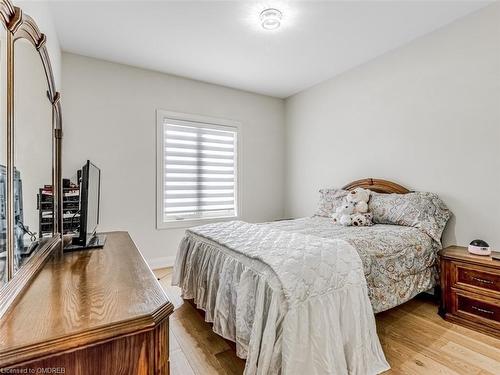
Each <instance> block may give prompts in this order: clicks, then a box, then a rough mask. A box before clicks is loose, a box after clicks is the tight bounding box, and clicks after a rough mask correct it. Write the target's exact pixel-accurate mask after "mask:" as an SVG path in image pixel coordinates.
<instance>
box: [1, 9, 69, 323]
mask: <svg viewBox="0 0 500 375" xmlns="http://www.w3.org/2000/svg"><path fill="white" fill-rule="evenodd" d="M0 22H2V23H3V25H4V27H5V30H6V35H7V38H6V40H7V42H6V49H5V50H6V52H5V53H6V54H7V66H6V69H7V75H6V77H7V96H6V98H7V111H6V112H7V113H6V115H7V116H6V119H5V120H6V121H5V124H6V127H7V129H6V130H7V131H6V134H7V139H6V143H5V146H6V150H7V155H6V160H7V179H6V181H7V189H6V190H7V194H6V198H7V201H6V222H7V258H6V266H7V270H6V271H7V283H6V284H4V285H3V286H1V287H0V318H1V317H2V315H3V314H4V313H5V312H6V311H7V310H8V309H9V306H10V305H11V304H12V303H13V302H14V301H15V300H16V298H17V297H18V296H19V295H20V294H21V293H22V291H23V290H24V288H25V287H26V286H27V285H28V284H29V282H30V280H31V279H32V278H33V277H34V276H36V274H37V273H38V272H39V271H40V270H41V268H42V266H43V265H44V264H45V262H46V261H47V259H48V258H49V256H50V255H55V256H61V255H62V246H63V243H62V232H63V215H62V173H61V171H62V167H61V151H62V115H61V103H60V94H59V92H57V90H56V87H55V81H54V75H53V72H52V66H51V64H50V58H49V54H48V51H47V47H46V41H47V38H46V36H45V35H44V34H43V33H41V32H40V30H39V29H38V26H37V25H36V22H35V21H34V20H33V19H32V18H31V17H30V16H28V15H27V14H24V13H23V11H22V10H21V9H20V8H18V7H15V6H14V5H13V4H12V2H11V1H10V0H0ZM21 38H23V39H27V40H28V41H29V42H30V43H31V44H32V45H33V48H35V49H36V51H37V52H38V54H39V56H40V62H41V64H42V65H43V69H44V71H45V76H46V79H47V87H48V89H47V98H48V101H49V103H48V104H50V105H51V106H52V132H53V135H52V187H53V199H54V215H53V220H54V225H53V228H54V233H53V236H52V238H51V239H49V240H48V241H47V242H46V243H45V244H44V245H43V246H41V247H40V249H38V250H37V251H36V252H35V253H33V255H32V256H31V257H30V258H29V259H28V260H27V261H26V263H25V264H24V265H23V266H22V267H21V268H20V269H19V270H18V271H17V272H16V273H14V261H13V259H14V222H15V221H14V194H13V192H14V133H15V124H14V104H15V103H14V48H15V47H14V42H15V41H16V40H18V39H21Z"/></svg>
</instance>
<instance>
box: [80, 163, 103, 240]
mask: <svg viewBox="0 0 500 375" xmlns="http://www.w3.org/2000/svg"><path fill="white" fill-rule="evenodd" d="M100 197H101V170H100V169H99V168H97V166H95V165H94V164H92V163H91V162H90V160H87V162H86V163H85V165H84V166H83V168H82V179H81V183H80V230H79V235H78V237H75V238H73V245H77V246H81V247H100V245H101V244H100V241H99V237H98V236H96V231H97V226H98V225H99V210H100Z"/></svg>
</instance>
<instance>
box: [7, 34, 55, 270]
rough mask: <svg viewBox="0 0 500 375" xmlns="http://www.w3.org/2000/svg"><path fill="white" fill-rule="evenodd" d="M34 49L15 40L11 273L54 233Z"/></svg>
mask: <svg viewBox="0 0 500 375" xmlns="http://www.w3.org/2000/svg"><path fill="white" fill-rule="evenodd" d="M47 90H48V85H47V79H46V77H45V71H44V69H43V64H42V60H41V59H40V55H39V54H38V51H37V50H36V48H35V47H34V46H33V45H32V44H31V43H30V42H29V41H28V40H26V39H17V40H16V41H15V42H14V168H15V170H14V174H15V176H14V211H15V218H14V222H15V228H14V258H15V259H14V272H17V271H18V270H19V269H20V267H21V266H22V265H23V264H24V263H26V261H27V260H28V259H29V258H30V257H31V256H33V254H35V253H36V252H37V251H38V250H39V249H40V248H41V246H42V245H43V243H44V242H46V241H47V239H48V238H51V237H52V235H53V220H52V217H53V214H54V213H53V204H52V203H53V200H52V106H51V103H50V101H49V99H48V97H47Z"/></svg>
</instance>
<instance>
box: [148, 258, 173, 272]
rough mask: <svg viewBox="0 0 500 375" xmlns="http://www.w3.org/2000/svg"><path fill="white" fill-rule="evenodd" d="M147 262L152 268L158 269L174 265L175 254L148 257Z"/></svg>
mask: <svg viewBox="0 0 500 375" xmlns="http://www.w3.org/2000/svg"><path fill="white" fill-rule="evenodd" d="M146 262H147V263H148V265H149V267H151V269H152V270H157V269H159V268H165V267H173V265H174V262H175V256H170V257H159V258H152V259H146Z"/></svg>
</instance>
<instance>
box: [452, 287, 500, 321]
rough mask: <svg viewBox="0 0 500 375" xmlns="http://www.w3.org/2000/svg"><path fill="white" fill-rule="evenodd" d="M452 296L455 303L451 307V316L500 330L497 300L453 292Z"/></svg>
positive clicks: (499, 308)
mask: <svg viewBox="0 0 500 375" xmlns="http://www.w3.org/2000/svg"><path fill="white" fill-rule="evenodd" d="M452 295H453V299H454V302H455V303H454V304H453V305H454V306H453V307H452V311H451V313H452V314H454V315H457V316H461V317H463V318H466V319H469V320H475V321H478V322H483V323H484V324H488V325H490V326H492V327H496V328H500V301H499V300H495V299H491V298H484V297H480V296H475V295H473V294H471V293H462V292H460V291H455V290H454V291H453V292H452Z"/></svg>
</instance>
